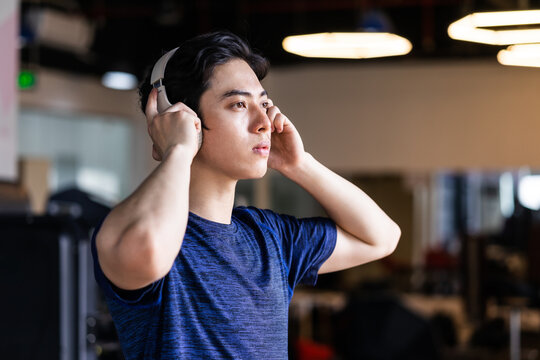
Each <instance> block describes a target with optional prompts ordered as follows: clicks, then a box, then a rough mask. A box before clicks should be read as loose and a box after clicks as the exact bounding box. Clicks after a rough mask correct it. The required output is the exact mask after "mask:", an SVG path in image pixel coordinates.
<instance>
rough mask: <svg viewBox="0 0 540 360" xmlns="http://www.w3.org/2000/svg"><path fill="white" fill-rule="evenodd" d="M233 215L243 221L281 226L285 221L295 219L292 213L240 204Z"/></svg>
mask: <svg viewBox="0 0 540 360" xmlns="http://www.w3.org/2000/svg"><path fill="white" fill-rule="evenodd" d="M233 216H234V217H235V218H236V219H238V220H239V221H241V222H256V223H258V224H263V225H267V226H272V227H275V226H280V225H281V224H283V223H284V222H290V221H294V220H295V219H296V218H295V217H294V216H290V215H283V214H278V213H275V212H274V211H272V210H268V209H259V208H256V207H254V206H240V207H236V208H235V209H234V210H233Z"/></svg>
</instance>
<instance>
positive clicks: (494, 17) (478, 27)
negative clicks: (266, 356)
mask: <svg viewBox="0 0 540 360" xmlns="http://www.w3.org/2000/svg"><path fill="white" fill-rule="evenodd" d="M524 25H525V26H526V25H540V10H519V11H496V12H482V13H474V14H470V15H467V16H465V17H464V18H462V19H459V20H458V21H455V22H453V23H452V24H450V26H449V27H448V35H449V36H450V37H451V38H452V39H455V40H464V41H472V42H478V43H483V44H491V45H510V44H525V43H537V42H540V29H538V28H531V29H519V28H517V27H519V26H524ZM511 26H515V27H516V29H514V30H512V29H508V28H505V29H502V28H501V29H499V30H497V27H511ZM490 28H491V29H490Z"/></svg>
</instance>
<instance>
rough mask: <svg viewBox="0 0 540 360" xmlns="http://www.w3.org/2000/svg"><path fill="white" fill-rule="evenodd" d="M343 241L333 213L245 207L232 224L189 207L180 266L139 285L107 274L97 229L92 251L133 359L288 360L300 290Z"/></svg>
mask: <svg viewBox="0 0 540 360" xmlns="http://www.w3.org/2000/svg"><path fill="white" fill-rule="evenodd" d="M96 233H97V231H96V232H95V233H94V234H96ZM335 243H336V226H335V224H334V223H333V222H332V221H331V220H329V219H326V218H308V219H297V218H294V217H292V216H287V215H278V214H276V213H274V212H272V211H270V210H260V209H257V208H253V207H249V208H246V207H239V208H235V209H234V211H233V214H232V220H231V224H221V223H216V222H213V221H209V220H206V219H203V218H201V217H199V216H197V215H195V214H193V213H190V214H189V221H188V225H187V228H186V234H185V236H184V240H183V243H182V247H181V249H180V252H179V253H178V256H177V257H176V259H175V261H174V264H173V266H172V268H171V270H170V271H169V273H168V274H167V275H166V276H165V277H164V278H162V279H161V280H158V281H156V282H155V283H153V284H151V285H149V286H147V287H145V288H143V289H140V290H135V291H125V290H121V289H118V288H116V287H115V286H114V285H113V284H112V283H111V282H110V281H109V280H108V279H107V278H106V277H105V275H104V274H103V272H102V270H101V268H100V266H99V262H98V261H97V251H96V246H95V235H94V238H93V239H92V254H93V257H94V273H95V277H96V280H97V282H98V283H99V285H100V287H101V288H102V290H103V292H104V294H105V298H106V301H107V304H108V306H109V311H110V313H111V315H112V317H113V320H114V323H115V325H116V328H117V330H118V336H119V339H120V343H121V345H122V349H123V351H124V355H125V357H126V359H128V360H130V359H287V357H288V355H287V324H288V307H289V302H290V300H291V297H292V295H293V289H294V287H295V286H296V285H297V284H298V283H299V282H303V283H308V284H312V285H314V284H315V282H316V280H317V273H318V270H319V268H320V266H321V265H322V264H323V263H324V261H325V260H326V259H327V258H328V257H329V256H330V255H331V254H332V252H333V250H334V247H335Z"/></svg>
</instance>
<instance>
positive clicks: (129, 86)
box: [101, 71, 137, 90]
mask: <svg viewBox="0 0 540 360" xmlns="http://www.w3.org/2000/svg"><path fill="white" fill-rule="evenodd" d="M101 83H102V84H103V86H105V87H108V88H110V89H115V90H133V89H135V88H136V87H137V77H136V76H135V75H133V74H130V73H127V72H122V71H108V72H106V73H105V74H104V75H103V77H102V78H101Z"/></svg>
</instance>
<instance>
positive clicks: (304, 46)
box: [283, 32, 412, 59]
mask: <svg viewBox="0 0 540 360" xmlns="http://www.w3.org/2000/svg"><path fill="white" fill-rule="evenodd" d="M283 48H284V49H285V50H286V51H288V52H290V53H293V54H296V55H300V56H305V57H319V58H344V59H364V58H376V57H383V56H396V55H405V54H407V53H409V52H410V51H411V49H412V44H411V43H410V42H409V40H407V39H405V38H403V37H401V36H398V35H395V34H390V33H378V32H354V33H337V32H336V33H319V34H308V35H297V36H287V37H286V38H285V39H283Z"/></svg>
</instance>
